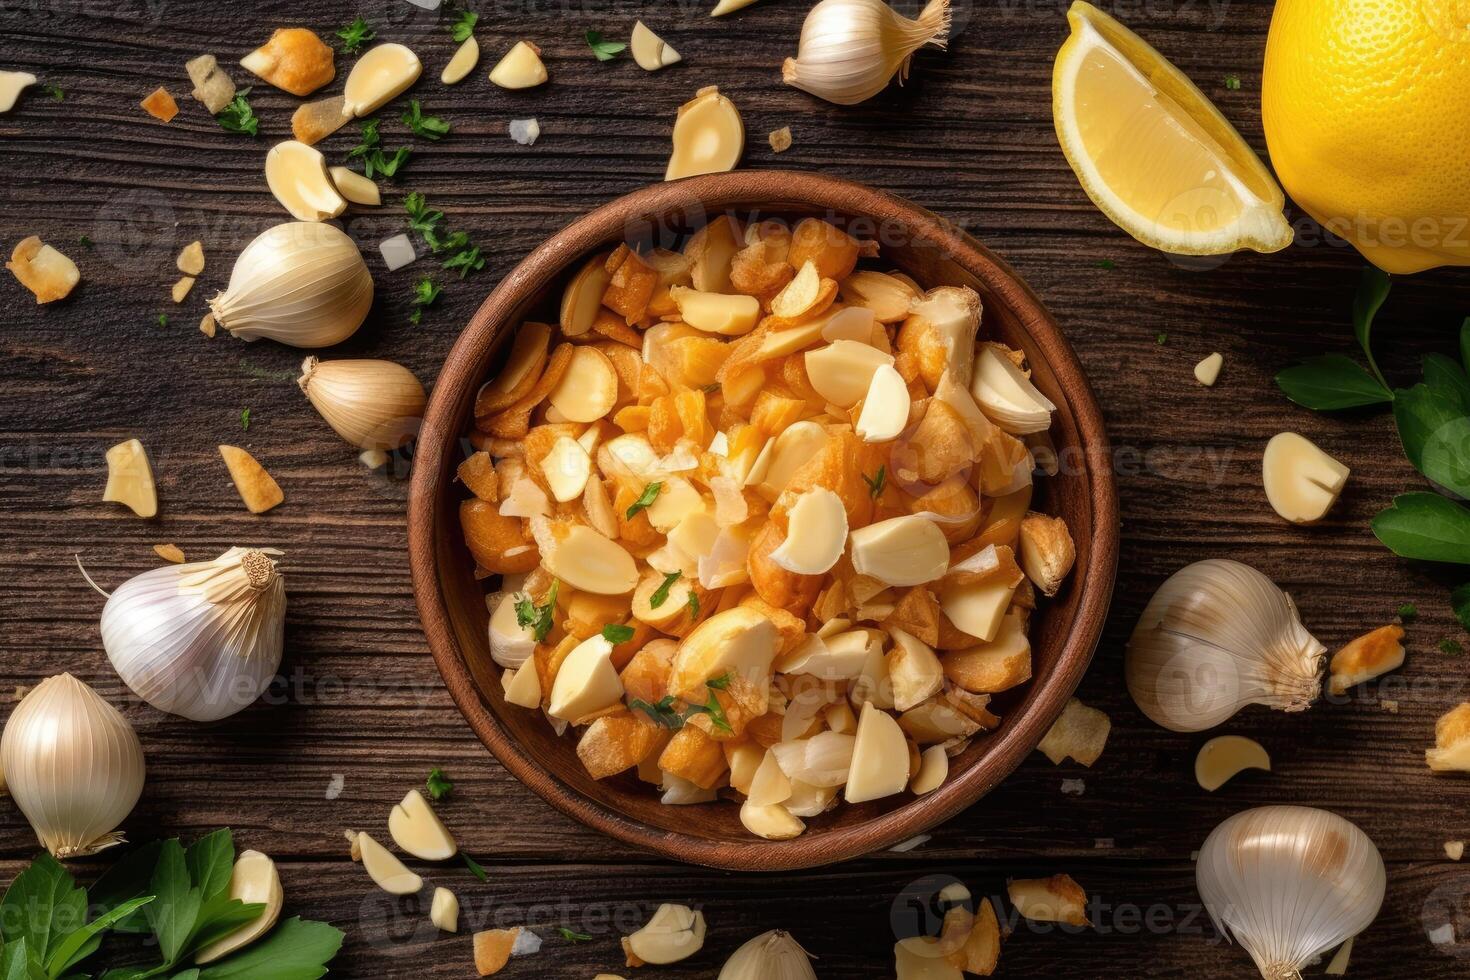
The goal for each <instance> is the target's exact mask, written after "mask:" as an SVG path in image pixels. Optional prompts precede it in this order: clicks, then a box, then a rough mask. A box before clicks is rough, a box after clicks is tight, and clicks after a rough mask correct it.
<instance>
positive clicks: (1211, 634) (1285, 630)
mask: <svg viewBox="0 0 1470 980" xmlns="http://www.w3.org/2000/svg"><path fill="white" fill-rule="evenodd" d="M1326 653H1327V650H1326V648H1325V647H1323V646H1322V644H1320V643H1318V642H1317V640H1316V638H1315V637H1313V636H1312V634H1310V633H1308V632H1307V630H1306V627H1304V626H1303V625H1302V622H1301V619H1300V618H1298V616H1297V611H1296V606H1295V605H1294V604H1293V603H1292V601H1291V597H1290V596H1288V595H1287V594H1286V593H1285V592H1282V591H1281V590H1280V589H1279V588H1277V587H1276V585H1275V583H1273V582H1272V581H1271V580H1270V579H1268V578H1267V577H1266V576H1264V575H1262V574H1261V573H1260V572H1258V571H1256V570H1255V569H1254V568H1251V567H1250V566H1249V565H1243V564H1241V563H1240V562H1238V561H1225V560H1221V559H1210V560H1208V561H1201V562H1195V563H1194V564H1193V565H1188V566H1186V567H1184V568H1182V569H1180V570H1179V571H1178V572H1175V573H1174V575H1173V576H1171V577H1170V578H1169V580H1168V581H1167V582H1165V583H1164V584H1163V585H1162V586H1160V588H1159V591H1158V592H1156V593H1154V597H1153V599H1151V600H1150V601H1149V604H1148V607H1147V608H1145V609H1144V611H1143V616H1142V617H1141V618H1140V619H1139V621H1138V626H1137V627H1135V628H1134V630H1133V636H1132V638H1131V639H1130V640H1129V641H1128V651H1127V653H1126V654H1125V656H1124V660H1123V667H1124V672H1125V673H1126V675H1127V678H1128V691H1129V693H1131V694H1132V695H1133V700H1134V701H1135V702H1137V704H1138V707H1139V708H1140V709H1141V710H1142V711H1143V713H1144V714H1146V715H1148V716H1149V717H1150V718H1152V719H1153V720H1154V721H1156V722H1158V723H1159V724H1160V725H1163V726H1164V727H1165V728H1168V729H1170V730H1172V731H1176V732H1202V731H1204V730H1205V729H1207V728H1213V727H1214V726H1215V725H1218V724H1220V723H1221V722H1223V721H1225V720H1226V719H1227V718H1229V717H1230V716H1231V715H1233V714H1235V713H1236V712H1237V711H1239V710H1240V709H1241V708H1243V707H1245V706H1246V705H1248V704H1264V705H1266V706H1267V707H1269V708H1276V709H1278V710H1281V711H1303V710H1305V709H1306V708H1309V707H1311V705H1312V702H1313V701H1315V700H1316V699H1317V695H1318V694H1319V693H1320V692H1321V687H1322V682H1321V674H1322V663H1323V660H1324V658H1325V655H1326Z"/></svg>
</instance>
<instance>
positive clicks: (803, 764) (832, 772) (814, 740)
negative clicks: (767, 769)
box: [771, 732, 908, 809]
mask: <svg viewBox="0 0 1470 980" xmlns="http://www.w3.org/2000/svg"><path fill="white" fill-rule="evenodd" d="M856 744H857V739H856V736H853V735H842V734H839V733H837V732H818V733H817V734H816V735H813V736H812V737H811V738H802V739H797V740H795V741H791V742H779V743H777V744H776V745H773V746H771V752H772V753H773V754H774V755H775V756H776V762H777V764H779V765H780V766H781V771H782V772H784V773H785V774H786V776H787V778H789V779H790V780H791V781H792V793H793V794H795V793H796V791H797V789H798V786H797V784H798V783H805V784H806V785H807V786H814V787H817V788H821V789H830V788H834V787H837V786H841V785H842V784H843V783H845V782H847V779H848V774H849V773H850V772H851V770H852V759H853V750H854V748H855V746H856ZM904 751H905V755H904V758H905V768H907V758H908V756H907V751H908V750H907V749H905V750H904ZM905 781H907V776H905ZM788 809H790V807H789V806H788Z"/></svg>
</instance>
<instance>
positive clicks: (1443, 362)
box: [1424, 354, 1470, 415]
mask: <svg viewBox="0 0 1470 980" xmlns="http://www.w3.org/2000/svg"><path fill="white" fill-rule="evenodd" d="M1424 383H1425V384H1427V385H1428V386H1429V387H1431V388H1433V389H1434V390H1435V391H1437V392H1439V393H1440V394H1442V395H1445V396H1447V397H1449V398H1451V399H1453V400H1454V401H1455V403H1456V404H1458V405H1459V406H1460V411H1461V412H1462V413H1463V414H1466V415H1470V378H1467V377H1466V376H1465V369H1464V368H1462V367H1460V364H1459V362H1458V361H1456V360H1455V359H1454V358H1452V357H1445V356H1444V355H1443V354H1426V355H1424Z"/></svg>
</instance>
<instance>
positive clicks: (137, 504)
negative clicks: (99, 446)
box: [102, 439, 158, 517]
mask: <svg viewBox="0 0 1470 980" xmlns="http://www.w3.org/2000/svg"><path fill="white" fill-rule="evenodd" d="M102 499H103V500H106V501H109V502H112V503H119V504H126V505H127V506H128V507H129V508H131V509H132V511H133V513H134V514H137V515H138V516H139V517H153V516H154V515H155V514H157V513H158V491H157V490H156V489H155V487H154V484H153V467H151V466H149V465H148V453H147V451H146V450H144V448H143V444H142V443H141V442H139V441H138V440H137V439H129V440H128V441H127V442H120V443H118V444H117V445H116V446H113V447H112V448H111V449H109V450H107V488H106V489H105V490H103V491H102Z"/></svg>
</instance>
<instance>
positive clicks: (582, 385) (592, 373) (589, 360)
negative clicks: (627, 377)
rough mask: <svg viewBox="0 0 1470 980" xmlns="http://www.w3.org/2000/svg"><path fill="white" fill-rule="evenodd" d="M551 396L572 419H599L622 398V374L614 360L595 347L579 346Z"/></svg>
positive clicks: (569, 418) (587, 420)
mask: <svg viewBox="0 0 1470 980" xmlns="http://www.w3.org/2000/svg"><path fill="white" fill-rule="evenodd" d="M548 400H549V401H550V402H551V405H552V407H553V408H555V409H556V410H557V411H558V412H561V414H562V416H563V417H564V418H566V420H567V421H569V422H596V421H597V420H598V419H600V418H602V417H603V416H605V415H607V413H608V412H610V411H612V407H613V405H614V404H616V403H617V400H618V375H617V371H616V370H614V369H613V364H612V361H611V360H609V359H608V356H607V355H606V354H604V353H603V352H602V351H600V350H597V349H596V348H594V347H586V346H583V347H577V348H576V349H574V350H573V351H572V361H571V364H569V365H568V366H567V369H566V373H564V374H563V375H562V377H561V381H559V382H557V385H556V387H555V388H553V389H551V394H550V395H549V396H548Z"/></svg>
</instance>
